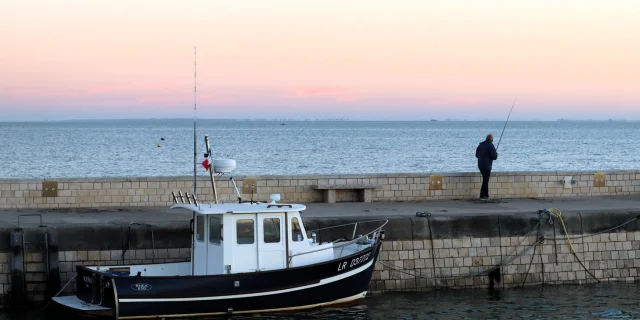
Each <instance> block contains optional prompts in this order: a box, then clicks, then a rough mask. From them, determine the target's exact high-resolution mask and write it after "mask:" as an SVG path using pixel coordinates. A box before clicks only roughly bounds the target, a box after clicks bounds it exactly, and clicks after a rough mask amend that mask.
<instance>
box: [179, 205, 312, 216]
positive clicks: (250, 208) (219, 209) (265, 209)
mask: <svg viewBox="0 0 640 320" xmlns="http://www.w3.org/2000/svg"><path fill="white" fill-rule="evenodd" d="M175 208H181V209H187V210H189V211H195V212H196V213H200V214H224V213H269V212H285V211H302V210H305V209H306V208H307V207H306V206H304V205H301V204H283V203H277V204H268V203H218V204H215V203H200V204H199V205H198V206H196V205H195V204H188V203H178V204H174V205H172V206H171V209H175Z"/></svg>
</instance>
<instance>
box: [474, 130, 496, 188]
mask: <svg viewBox="0 0 640 320" xmlns="http://www.w3.org/2000/svg"><path fill="white" fill-rule="evenodd" d="M476 158H478V169H480V173H481V174H482V188H481V189H480V200H489V178H490V177H491V167H492V165H493V161H494V160H497V159H498V152H497V151H496V148H495V147H494V146H493V135H492V134H489V135H487V139H486V140H484V141H483V142H480V145H478V148H476Z"/></svg>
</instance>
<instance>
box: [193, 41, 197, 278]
mask: <svg viewBox="0 0 640 320" xmlns="http://www.w3.org/2000/svg"><path fill="white" fill-rule="evenodd" d="M196 83H197V82H196V46H193V199H194V202H195V199H197V198H196V190H197V188H196V184H197V181H198V179H197V176H196V170H197V169H196V168H197V162H198V159H197V150H196ZM191 219H192V220H191V221H193V223H194V224H195V222H196V212H195V211H192V217H191ZM194 227H195V225H194ZM194 229H195V228H194ZM195 250H196V239H195V235H194V233H193V232H191V275H192V276H193V275H195V261H194V259H193V256H194V253H195Z"/></svg>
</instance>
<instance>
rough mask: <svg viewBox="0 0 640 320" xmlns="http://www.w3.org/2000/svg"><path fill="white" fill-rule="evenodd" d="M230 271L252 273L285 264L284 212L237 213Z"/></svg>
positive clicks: (234, 218) (277, 267)
mask: <svg viewBox="0 0 640 320" xmlns="http://www.w3.org/2000/svg"><path fill="white" fill-rule="evenodd" d="M233 220H234V227H235V228H236V230H235V232H234V234H235V239H234V244H233V247H234V248H233V265H232V267H231V269H232V271H231V272H253V271H256V270H259V271H265V270H273V269H279V268H284V267H285V265H286V255H285V236H284V213H259V214H234V215H233Z"/></svg>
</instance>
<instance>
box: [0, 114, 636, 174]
mask: <svg viewBox="0 0 640 320" xmlns="http://www.w3.org/2000/svg"><path fill="white" fill-rule="evenodd" d="M503 126H504V122H501V121H476V122H474V121H415V122H411V121H395V122H394V121H253V120H198V127H197V130H198V131H197V132H198V137H197V141H196V145H197V150H198V151H197V162H200V161H202V160H204V158H203V154H204V135H205V134H208V135H209V136H210V138H211V145H212V148H213V151H214V157H215V158H232V159H235V160H237V161H238V167H237V169H236V170H235V171H234V174H235V175H312V174H362V173H372V174H376V173H428V172H439V173H444V172H475V171H477V164H476V159H475V149H476V147H477V145H478V143H479V142H481V141H482V140H484V138H485V136H486V135H487V134H488V133H493V134H494V136H495V140H494V143H495V144H496V145H498V141H499V140H500V133H501V132H502V129H503ZM0 142H1V145H2V152H0V163H2V166H0V178H10V179H26V178H34V179H45V178H48V179H51V178H85V177H135V176H137V177H150V176H191V175H193V162H194V159H193V153H194V152H193V144H194V141H193V120H189V119H184V120H96V121H62V122H4V123H2V122H0ZM638 150H640V122H624V121H598V122H596V121H593V122H591V121H547V122H535V121H529V122H522V121H520V122H519V121H513V122H509V124H508V126H507V127H506V129H505V131H504V136H503V138H502V141H501V142H500V144H499V149H498V153H499V157H498V161H496V162H495V163H494V171H583V170H588V171H592V170H603V171H606V170H635V169H638V168H639V167H640V157H638V155H639V153H638ZM200 169H202V167H200ZM200 173H201V174H204V171H201V172H200Z"/></svg>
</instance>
